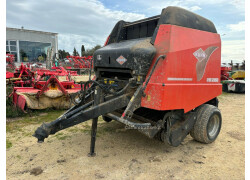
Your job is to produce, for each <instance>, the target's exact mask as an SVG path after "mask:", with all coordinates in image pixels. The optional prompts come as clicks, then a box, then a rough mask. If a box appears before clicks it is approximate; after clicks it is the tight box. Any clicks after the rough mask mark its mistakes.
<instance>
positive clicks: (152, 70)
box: [142, 55, 166, 91]
mask: <svg viewBox="0 0 250 180" xmlns="http://www.w3.org/2000/svg"><path fill="white" fill-rule="evenodd" d="M165 57H166V55H160V56H159V57H158V58H157V59H156V61H155V64H154V66H153V68H152V69H151V71H150V74H149V76H148V78H147V81H146V83H145V85H144V87H143V88H142V90H143V91H144V90H145V89H146V87H147V85H148V82H149V80H150V78H151V76H152V74H153V72H154V71H155V68H156V65H157V64H158V62H159V60H160V59H161V58H162V59H165Z"/></svg>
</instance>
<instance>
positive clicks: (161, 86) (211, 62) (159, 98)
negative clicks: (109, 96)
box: [141, 24, 222, 112]
mask: <svg viewBox="0 0 250 180" xmlns="http://www.w3.org/2000/svg"><path fill="white" fill-rule="evenodd" d="M154 46H155V48H156V56H155V58H154V60H153V63H152V65H153V64H154V61H155V60H156V58H157V57H158V56H159V55H166V59H165V60H162V61H160V62H159V63H158V65H157V67H156V69H155V72H154V73H153V75H152V77H151V79H150V81H149V84H148V86H147V88H146V91H145V93H146V96H145V97H142V103H141V105H142V107H146V108H151V109H155V110H174V109H184V111H185V112H188V111H190V110H192V109H194V108H195V107H198V106H199V105H201V104H203V103H205V102H207V101H209V100H211V99H213V98H215V97H216V96H218V95H220V94H221V93H222V86H221V84H220V64H221V58H220V57H221V40H220V36H219V34H216V33H211V32H206V31H201V30H196V29H191V28H185V27H180V26H176V25H169V24H167V25H160V26H159V30H158V33H157V36H156V39H155V42H154ZM151 68H152V66H151Z"/></svg>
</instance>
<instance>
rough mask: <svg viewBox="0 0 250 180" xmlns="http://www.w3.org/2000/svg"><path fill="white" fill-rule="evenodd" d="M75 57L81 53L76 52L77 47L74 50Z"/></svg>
mask: <svg viewBox="0 0 250 180" xmlns="http://www.w3.org/2000/svg"><path fill="white" fill-rule="evenodd" d="M73 56H79V53H78V51H77V50H76V48H75V47H74V50H73Z"/></svg>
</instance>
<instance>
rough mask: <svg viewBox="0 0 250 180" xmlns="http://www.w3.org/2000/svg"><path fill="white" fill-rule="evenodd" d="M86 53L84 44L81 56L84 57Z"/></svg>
mask: <svg viewBox="0 0 250 180" xmlns="http://www.w3.org/2000/svg"><path fill="white" fill-rule="evenodd" d="M84 55H85V48H84V45H82V48H81V56H82V57H83V56H84Z"/></svg>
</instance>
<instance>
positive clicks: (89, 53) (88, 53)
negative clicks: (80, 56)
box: [84, 45, 101, 56]
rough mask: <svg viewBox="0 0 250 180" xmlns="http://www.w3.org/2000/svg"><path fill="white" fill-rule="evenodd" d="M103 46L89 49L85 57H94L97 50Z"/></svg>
mask: <svg viewBox="0 0 250 180" xmlns="http://www.w3.org/2000/svg"><path fill="white" fill-rule="evenodd" d="M100 48H101V46H100V45H96V46H95V47H93V48H92V49H87V51H85V53H84V55H85V56H93V54H94V52H95V51H96V50H97V49H100Z"/></svg>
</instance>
